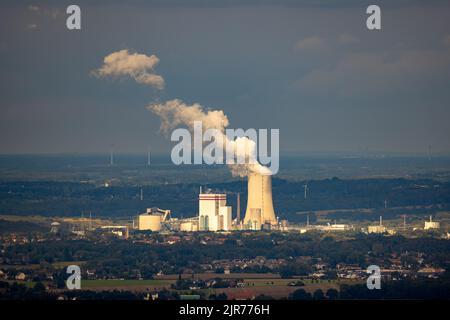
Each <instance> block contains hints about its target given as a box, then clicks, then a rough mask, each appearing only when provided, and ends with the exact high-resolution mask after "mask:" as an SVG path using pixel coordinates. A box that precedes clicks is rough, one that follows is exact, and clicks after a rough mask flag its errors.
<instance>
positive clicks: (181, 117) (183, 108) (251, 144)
mask: <svg viewBox="0 0 450 320" xmlns="http://www.w3.org/2000/svg"><path fill="white" fill-rule="evenodd" d="M147 109H149V110H150V111H152V112H153V113H155V114H156V115H158V116H159V117H160V118H161V130H162V131H163V132H164V133H168V131H169V130H171V129H175V128H176V127H179V126H185V127H187V129H188V130H190V131H191V132H192V131H193V130H194V121H201V122H202V127H203V130H207V129H217V130H219V131H220V132H221V133H222V134H223V139H222V141H223V142H224V143H225V144H226V146H227V147H230V148H231V150H232V151H233V153H234V154H235V155H236V156H237V157H243V158H244V159H246V162H245V164H229V165H228V166H229V168H230V170H231V173H232V174H233V175H234V176H240V177H245V176H247V175H248V174H249V173H251V172H258V173H261V174H266V175H270V174H271V171H270V170H269V168H267V167H264V166H262V165H261V164H259V163H257V162H256V163H250V162H248V159H249V158H250V157H251V155H255V154H256V143H255V141H253V140H251V139H249V138H248V137H245V136H244V137H238V138H236V139H234V140H230V139H229V137H228V136H227V135H226V134H225V129H226V127H228V125H229V121H228V117H227V116H226V115H225V113H224V112H223V111H222V110H207V111H205V110H204V109H203V107H202V106H201V105H200V104H198V103H194V104H193V105H187V104H185V103H183V102H182V101H181V100H178V99H175V100H170V101H167V102H165V103H153V104H150V105H149V106H148V107H147ZM219 147H221V148H223V146H219Z"/></svg>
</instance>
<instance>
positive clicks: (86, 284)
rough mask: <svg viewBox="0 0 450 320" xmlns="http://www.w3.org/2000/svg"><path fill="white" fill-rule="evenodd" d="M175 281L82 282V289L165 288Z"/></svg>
mask: <svg viewBox="0 0 450 320" xmlns="http://www.w3.org/2000/svg"><path fill="white" fill-rule="evenodd" d="M171 283H173V281H167V280H81V287H82V288H98V287H137V286H165V285H170V284H171Z"/></svg>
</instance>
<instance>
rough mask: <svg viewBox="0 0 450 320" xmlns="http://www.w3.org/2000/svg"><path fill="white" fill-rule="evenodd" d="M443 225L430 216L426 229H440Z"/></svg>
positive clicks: (426, 222)
mask: <svg viewBox="0 0 450 320" xmlns="http://www.w3.org/2000/svg"><path fill="white" fill-rule="evenodd" d="M440 227H441V224H440V223H439V222H436V221H433V218H432V217H431V216H430V221H425V226H424V228H423V229H424V230H429V229H439V228H440Z"/></svg>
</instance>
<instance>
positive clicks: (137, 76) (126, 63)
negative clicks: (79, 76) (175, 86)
mask: <svg viewBox="0 0 450 320" xmlns="http://www.w3.org/2000/svg"><path fill="white" fill-rule="evenodd" d="M158 63H159V58H158V57H157V56H155V55H151V56H147V55H145V54H139V53H132V54H130V53H129V52H128V50H120V51H116V52H113V53H111V54H109V55H107V56H106V57H105V58H104V59H103V65H102V66H101V67H100V68H99V69H97V70H94V71H93V72H92V73H93V74H94V75H95V76H97V77H99V78H105V77H113V78H117V77H119V78H120V77H124V76H129V77H131V78H133V79H134V80H135V81H136V82H137V83H140V84H144V85H148V86H152V87H155V88H157V89H163V88H164V79H163V77H161V76H160V75H157V74H155V73H154V68H155V66H156V65H157V64H158Z"/></svg>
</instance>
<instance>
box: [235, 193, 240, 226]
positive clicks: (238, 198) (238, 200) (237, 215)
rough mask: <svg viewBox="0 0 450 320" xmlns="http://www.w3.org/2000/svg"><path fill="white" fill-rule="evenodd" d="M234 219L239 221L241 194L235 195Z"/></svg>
mask: <svg viewBox="0 0 450 320" xmlns="http://www.w3.org/2000/svg"><path fill="white" fill-rule="evenodd" d="M236 221H237V222H239V221H241V194H240V193H238V194H237V195H236Z"/></svg>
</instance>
